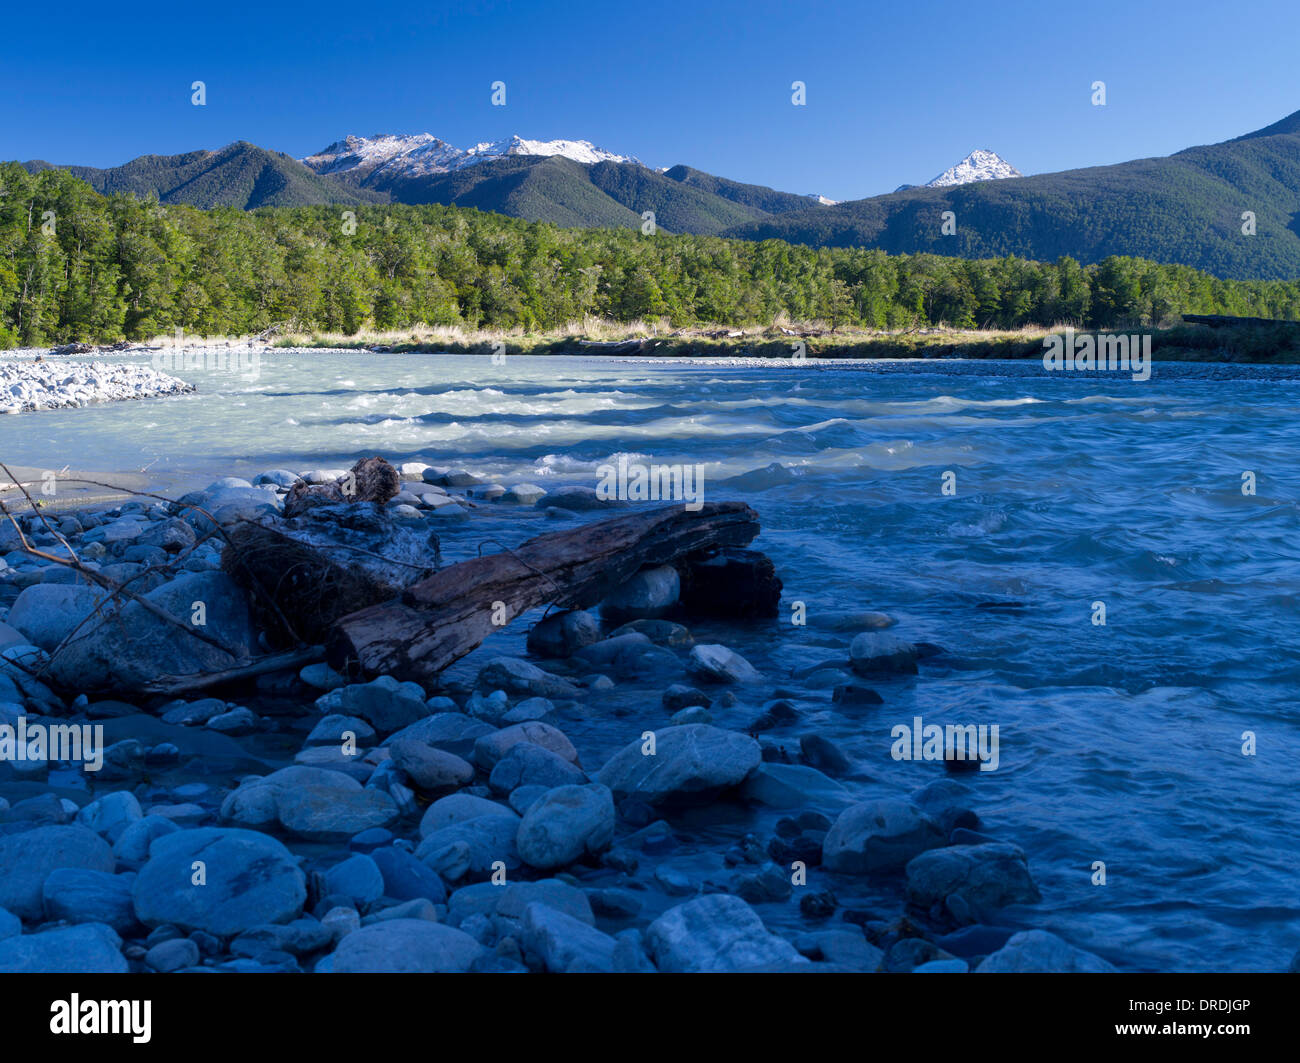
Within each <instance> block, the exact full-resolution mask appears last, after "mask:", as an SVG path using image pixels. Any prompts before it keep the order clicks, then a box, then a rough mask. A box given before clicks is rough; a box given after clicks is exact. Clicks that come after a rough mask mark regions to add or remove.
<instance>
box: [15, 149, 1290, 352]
mask: <svg viewBox="0 0 1300 1063" xmlns="http://www.w3.org/2000/svg"><path fill="white" fill-rule="evenodd" d="M1001 183H1002V182H998V184H1001ZM633 217H634V218H635V216H633ZM636 221H637V222H638V223H639V218H637V219H636ZM1181 312H1195V313H1228V314H1250V315H1258V316H1263V317H1287V318H1297V317H1300V282H1295V281H1223V280H1219V279H1217V278H1215V277H1212V276H1209V275H1208V274H1205V273H1199V272H1197V271H1196V270H1193V269H1190V268H1188V267H1183V266H1164V265H1156V264H1154V263H1151V262H1146V261H1142V260H1139V259H1131V258H1114V257H1112V258H1107V259H1106V260H1104V261H1103V262H1101V263H1100V264H1098V265H1095V266H1090V267H1083V266H1080V265H1079V263H1078V262H1076V261H1075V260H1074V259H1071V258H1061V259H1059V260H1057V261H1055V262H1052V263H1035V262H1031V261H1028V260H1026V259H1023V258H1015V257H1006V258H998V259H989V260H983V261H969V260H963V259H956V258H945V257H939V256H936V255H928V254H921V255H890V254H886V253H885V252H883V251H880V250H876V249H862V248H837V249H826V248H822V249H814V248H810V247H804V246H798V245H792V244H788V243H783V242H781V241H777V240H764V241H761V242H750V241H742V240H727V239H721V238H717V237H707V236H671V235H667V234H665V233H662V232H661V233H658V234H656V235H654V236H644V235H642V233H641V230H640V227H639V224H638V225H632V224H629V225H627V226H626V227H618V228H606V229H564V228H559V227H556V226H554V225H551V224H541V223H530V222H525V221H520V220H517V219H513V218H507V217H503V216H501V215H498V214H485V213H480V212H479V211H476V210H471V209H465V208H458V207H447V206H440V205H427V206H406V205H382V206H353V207H344V206H315V207H298V208H276V209H263V210H258V211H253V212H245V211H241V210H236V209H233V208H218V209H215V210H211V211H201V210H196V209H194V208H192V207H187V206H175V205H167V204H160V203H158V202H157V201H155V200H152V199H147V198H137V197H135V196H130V195H121V194H119V195H111V196H102V195H100V194H99V193H97V192H96V191H95V190H94V189H93V188H91V187H90V186H89V185H88V184H86V183H85V182H84V181H80V180H78V179H76V178H75V177H73V176H72V175H71V174H69V173H68V172H66V171H63V170H46V171H43V172H40V173H38V174H35V175H33V174H30V173H28V172H27V170H25V169H24V168H23V167H22V166H19V165H18V164H15V163H9V164H4V165H0V346H10V347H11V346H14V345H25V346H35V345H41V344H48V343H51V342H56V341H65V340H101V341H102V340H116V339H122V338H132V339H140V338H147V337H151V336H155V335H159V334H163V333H170V332H171V331H172V330H173V329H174V328H176V327H181V328H183V329H185V330H186V332H188V333H197V334H204V335H218V334H247V333H252V332H257V331H260V330H262V329H264V328H266V327H267V326H269V325H271V324H273V323H281V322H284V323H289V324H291V325H293V326H294V327H297V328H300V329H324V330H336V331H344V332H349V333H350V332H355V331H357V330H358V329H360V328H362V327H365V326H372V327H375V328H379V329H390V328H399V327H405V326H408V325H413V324H416V323H419V322H424V323H426V324H430V325H440V324H461V325H465V326H469V327H514V326H522V327H525V328H529V329H540V328H554V327H558V326H562V325H563V324H565V323H566V322H569V321H573V320H577V319H580V318H582V317H583V316H584V315H586V314H597V315H601V316H604V317H609V318H613V319H615V320H621V321H628V320H632V319H635V318H640V317H650V316H666V317H668V318H670V319H671V320H672V321H673V323H674V324H678V325H685V324H692V323H698V322H718V323H724V324H753V323H766V322H770V321H771V320H772V319H773V318H774V317H775V316H776V315H778V314H786V315H788V316H790V317H791V318H795V319H810V318H821V319H825V320H828V321H830V322H832V323H834V324H849V323H853V324H861V325H867V326H874V327H882V328H883V327H894V328H897V327H907V326H913V325H922V324H938V323H947V324H950V325H957V326H967V327H969V326H990V327H1000V328H1014V327H1018V326H1020V325H1024V324H1028V323H1038V324H1050V323H1056V322H1074V323H1077V324H1081V325H1087V326H1091V327H1111V326H1117V325H1124V324H1128V323H1151V322H1156V323H1159V322H1161V321H1164V320H1167V319H1170V318H1171V317H1173V316H1174V315H1176V314H1179V313H1181Z"/></svg>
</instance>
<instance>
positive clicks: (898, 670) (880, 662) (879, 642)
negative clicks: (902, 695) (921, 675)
mask: <svg viewBox="0 0 1300 1063" xmlns="http://www.w3.org/2000/svg"><path fill="white" fill-rule="evenodd" d="M917 657H918V653H917V649H916V647H915V646H913V645H912V644H911V643H910V642H904V641H903V640H902V639H900V638H897V637H895V636H894V635H887V634H885V633H883V632H880V631H864V632H862V634H860V635H858V636H857V637H856V638H855V639H854V640H853V641H852V643H850V644H849V663H850V664H851V666H852V668H853V671H855V672H856V673H857V674H858V675H860V676H864V677H866V676H889V675H916V672H917V668H916V661H917Z"/></svg>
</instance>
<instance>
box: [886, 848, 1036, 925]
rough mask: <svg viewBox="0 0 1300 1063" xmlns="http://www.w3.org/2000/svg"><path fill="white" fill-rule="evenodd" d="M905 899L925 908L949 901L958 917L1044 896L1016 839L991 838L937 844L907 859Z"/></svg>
mask: <svg viewBox="0 0 1300 1063" xmlns="http://www.w3.org/2000/svg"><path fill="white" fill-rule="evenodd" d="M907 899H908V900H909V901H910V902H911V903H912V904H915V905H917V906H919V907H921V908H929V907H930V906H931V905H933V904H940V903H943V904H946V905H947V907H948V910H949V911H950V912H951V913H952V914H953V915H954V916H956V917H957V918H958V920H959V921H960V922H975V921H977V920H980V919H983V918H984V917H986V916H987V915H988V914H990V913H991V912H992V911H993V910H994V909H997V908H1001V907H1003V906H1005V905H1008V904H1034V903H1036V902H1038V901H1040V900H1042V895H1041V894H1040V893H1039V892H1038V887H1037V886H1036V885H1034V880H1033V879H1032V878H1030V876H1029V868H1028V866H1027V865H1026V862H1025V854H1024V853H1023V852H1022V851H1021V850H1020V849H1019V848H1018V847H1016V846H1014V845H1006V844H1002V843H997V842H994V843H989V844H985V845H957V846H952V847H950V848H946V849H934V850H931V851H930V852H925V853H922V854H921V855H920V856H917V857H914V858H913V859H912V860H911V861H910V862H909V863H908V865H907Z"/></svg>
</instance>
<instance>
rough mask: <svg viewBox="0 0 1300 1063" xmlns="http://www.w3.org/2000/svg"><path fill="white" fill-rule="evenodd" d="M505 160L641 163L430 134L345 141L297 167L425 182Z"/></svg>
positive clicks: (568, 143) (564, 146)
mask: <svg viewBox="0 0 1300 1063" xmlns="http://www.w3.org/2000/svg"><path fill="white" fill-rule="evenodd" d="M508 155H541V156H551V155H562V156H564V158H566V159H573V160H574V161H575V162H581V163H596V162H638V161H639V160H637V159H634V158H632V157H631V156H628V155H615V154H614V153H613V152H612V151H605V150H604V149H603V148H598V147H596V145H594V144H592V143H590V142H589V141H586V140H525V139H524V138H523V137H518V136H514V137H509V138H507V139H505V140H496V141H484V142H483V143H481V144H475V145H474V146H473V147H472V148H468V149H461V148H458V147H455V146H454V145H452V144H448V143H447V142H446V141H445V140H439V139H438V138H437V137H435V136H433V134H431V133H416V134H413V135H409V136H402V135H397V134H392V133H376V134H375V135H374V136H370V137H356V136H348V137H344V138H343V139H342V140H339V141H336V142H335V143H333V144H331V145H329V147H327V148H324V149H322V150H321V151H319V152H317V153H316V154H315V155H308V156H307V157H306V158H304V159H302V160H301V162H302V163H303V165H304V166H307V167H308V168H309V169H312V170H315V171H316V172H317V173H320V174H338V173H348V172H354V171H355V172H356V174H357V176H360V177H368V176H370V175H371V174H373V173H376V172H378V171H380V170H382V171H384V173H385V175H386V176H396V177H423V176H425V175H427V174H433V173H447V172H449V171H451V170H460V169H463V168H464V167H466V166H473V165H475V164H477V163H480V162H483V161H485V160H487V159H500V158H504V157H505V156H508Z"/></svg>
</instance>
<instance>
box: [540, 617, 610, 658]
mask: <svg viewBox="0 0 1300 1063" xmlns="http://www.w3.org/2000/svg"><path fill="white" fill-rule="evenodd" d="M601 637H602V636H601V633H600V621H598V620H597V619H596V618H595V617H594V616H592V615H591V614H590V613H588V612H585V611H583V610H581V609H573V610H570V611H569V612H567V613H556V614H553V615H552V616H548V617H546V619H544V620H539V621H538V622H537V623H536V624H534V625H533V628H532V630H531V631H529V632H528V652H529V653H532V654H535V655H536V656H538V657H571V656H573V655H574V654H575V653H577V652H578V651H579V650H580V649H582V648H583V647H584V646H590V645H591V644H592V643H593V642H599V641H600V639H601Z"/></svg>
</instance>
